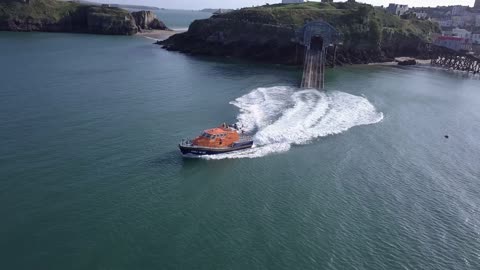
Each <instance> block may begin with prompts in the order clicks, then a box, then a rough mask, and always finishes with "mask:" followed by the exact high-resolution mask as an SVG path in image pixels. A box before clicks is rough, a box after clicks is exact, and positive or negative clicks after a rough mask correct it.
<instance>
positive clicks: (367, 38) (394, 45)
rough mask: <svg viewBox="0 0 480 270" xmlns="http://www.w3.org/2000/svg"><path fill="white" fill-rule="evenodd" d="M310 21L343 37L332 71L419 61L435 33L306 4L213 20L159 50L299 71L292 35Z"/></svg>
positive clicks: (360, 12) (431, 28)
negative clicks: (400, 58) (321, 23)
mask: <svg viewBox="0 0 480 270" xmlns="http://www.w3.org/2000/svg"><path fill="white" fill-rule="evenodd" d="M315 20H323V21H326V22H328V23H330V24H331V25H333V26H334V27H335V28H336V29H337V30H338V31H340V32H341V33H342V34H343V45H342V46H340V47H339V48H338V51H337V56H338V57H337V58H336V59H335V61H336V64H337V65H343V64H367V63H375V62H390V61H393V60H394V58H395V57H397V56H411V57H416V58H423V57H424V56H425V53H426V52H425V47H426V46H425V45H426V43H428V42H429V41H430V40H429V38H430V36H431V34H432V33H438V32H439V31H440V29H439V28H438V25H436V24H434V23H432V22H430V21H425V20H423V21H422V20H417V19H402V18H400V17H398V16H394V15H391V14H387V13H386V12H385V11H384V10H383V9H380V8H374V7H373V6H371V5H366V4H358V3H354V2H346V3H315V2H309V3H304V4H293V5H280V4H279V5H266V6H262V7H256V8H244V9H241V10H235V11H232V12H230V13H226V14H220V15H214V16H212V17H211V18H209V19H205V20H197V21H195V22H193V23H192V24H191V25H190V28H189V30H188V32H185V33H182V34H177V35H174V36H172V37H170V38H169V39H167V40H165V41H162V42H159V43H158V44H160V45H162V46H163V48H165V49H167V50H173V51H180V52H184V53H190V54H198V55H212V56H226V57H227V56H228V57H238V58H245V59H251V60H257V61H263V62H269V63H276V64H288V65H299V64H301V63H302V62H303V54H304V52H303V50H304V48H303V47H302V46H299V45H298V43H297V42H296V31H297V30H298V29H299V28H301V27H302V26H303V25H304V24H305V23H306V22H309V21H315ZM330 55H333V54H330ZM330 61H333V59H330Z"/></svg>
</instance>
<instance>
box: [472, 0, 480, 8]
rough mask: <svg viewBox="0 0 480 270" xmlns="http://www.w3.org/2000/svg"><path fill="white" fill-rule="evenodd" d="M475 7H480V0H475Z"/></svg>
mask: <svg viewBox="0 0 480 270" xmlns="http://www.w3.org/2000/svg"><path fill="white" fill-rule="evenodd" d="M473 7H475V8H478V9H480V0H475V5H474V6H473Z"/></svg>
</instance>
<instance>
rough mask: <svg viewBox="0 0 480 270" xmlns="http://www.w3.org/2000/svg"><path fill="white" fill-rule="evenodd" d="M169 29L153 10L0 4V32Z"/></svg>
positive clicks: (26, 0) (44, 2) (31, 0)
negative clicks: (137, 10)
mask: <svg viewBox="0 0 480 270" xmlns="http://www.w3.org/2000/svg"><path fill="white" fill-rule="evenodd" d="M153 29H156V30H169V29H168V28H167V27H166V25H165V24H164V23H163V22H161V21H160V20H158V19H157V18H156V16H155V13H153V12H152V11H139V12H133V13H130V12H128V11H127V10H124V9H121V8H117V7H110V6H107V5H101V6H100V5H86V4H80V3H76V2H63V1H56V0H3V1H0V31H22V32H30V31H39V32H69V33H91V34H105V35H134V34H136V33H138V32H142V31H145V30H153Z"/></svg>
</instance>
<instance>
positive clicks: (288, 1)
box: [282, 0, 306, 4]
mask: <svg viewBox="0 0 480 270" xmlns="http://www.w3.org/2000/svg"><path fill="white" fill-rule="evenodd" d="M305 2H306V1H305V0H282V4H300V3H305Z"/></svg>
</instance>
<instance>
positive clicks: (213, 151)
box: [178, 141, 253, 156]
mask: <svg viewBox="0 0 480 270" xmlns="http://www.w3.org/2000/svg"><path fill="white" fill-rule="evenodd" d="M252 146H253V141H246V142H242V143H236V144H234V145H233V146H231V147H225V148H209V147H197V146H186V145H181V144H179V145H178V148H180V151H181V152H182V154H183V155H194V156H204V155H218V154H225V153H230V152H233V151H238V150H242V149H248V148H251V147H252Z"/></svg>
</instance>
